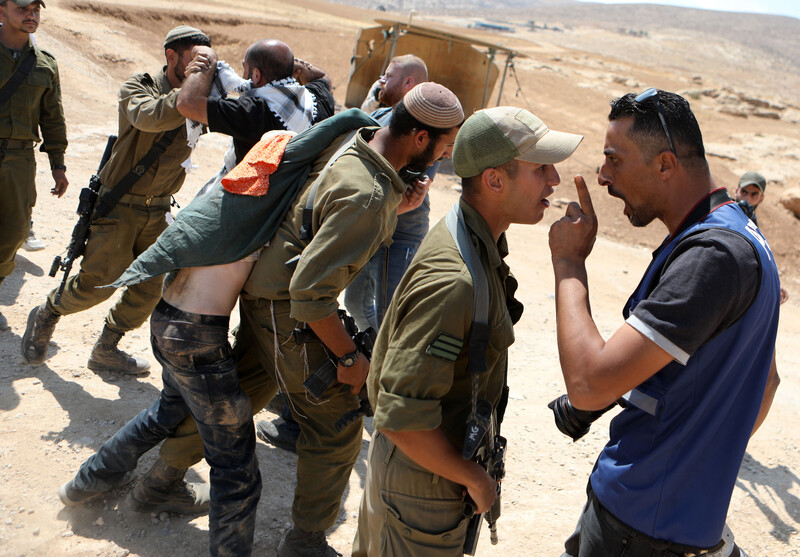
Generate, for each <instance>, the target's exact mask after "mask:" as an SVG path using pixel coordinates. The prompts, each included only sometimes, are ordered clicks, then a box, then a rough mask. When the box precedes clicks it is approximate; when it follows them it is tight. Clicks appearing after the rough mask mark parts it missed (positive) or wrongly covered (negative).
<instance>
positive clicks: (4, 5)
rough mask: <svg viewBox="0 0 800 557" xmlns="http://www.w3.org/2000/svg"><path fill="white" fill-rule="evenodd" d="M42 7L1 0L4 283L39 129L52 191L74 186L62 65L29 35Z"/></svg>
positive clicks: (29, 187) (27, 216)
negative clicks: (69, 169)
mask: <svg viewBox="0 0 800 557" xmlns="http://www.w3.org/2000/svg"><path fill="white" fill-rule="evenodd" d="M43 7H44V2H42V0H6V1H4V2H0V18H1V20H2V28H0V44H2V46H0V84H2V92H0V98H2V99H3V102H2V103H0V284H2V282H3V279H4V278H5V277H7V276H9V275H10V274H11V273H12V272H13V271H14V256H15V255H16V253H17V250H18V249H19V248H20V246H21V245H22V244H23V242H25V239H26V238H27V237H28V231H29V230H30V224H31V211H32V209H33V205H34V204H35V203H36V184H35V175H36V161H35V158H34V154H33V146H34V144H35V143H36V142H38V141H39V140H40V139H39V130H41V134H42V140H43V141H42V146H41V148H40V149H41V150H42V151H43V152H45V153H47V156H48V158H49V159H50V168H51V169H52V175H53V180H54V181H55V185H54V186H53V189H51V190H50V193H52V194H53V195H57V196H58V197H61V196H62V195H64V192H66V191H67V186H68V185H69V181H68V180H67V175H66V171H67V167H66V166H64V151H66V149H67V126H66V124H65V123H64V110H63V108H62V106H61V85H60V84H59V79H58V65H57V64H56V60H55V58H53V56H52V54H50V53H49V52H46V51H44V50H41V49H40V48H37V47H36V46H35V45H34V44H33V40H32V39H31V36H30V35H31V33H33V32H35V31H36V29H37V28H38V27H39V14H40V11H41V8H43ZM15 75H16V76H17V77H16V79H17V80H21V82H20V83H19V85H17V87H16V89H13V91H12V87H13V86H12V85H10V84H9V83H10V82H13V81H16V80H15V79H14V78H13V77H12V76H15ZM9 93H10V97H9V96H8V94H9ZM6 97H8V98H6ZM5 328H6V319H5V318H4V317H3V316H2V314H0V330H3V329H5Z"/></svg>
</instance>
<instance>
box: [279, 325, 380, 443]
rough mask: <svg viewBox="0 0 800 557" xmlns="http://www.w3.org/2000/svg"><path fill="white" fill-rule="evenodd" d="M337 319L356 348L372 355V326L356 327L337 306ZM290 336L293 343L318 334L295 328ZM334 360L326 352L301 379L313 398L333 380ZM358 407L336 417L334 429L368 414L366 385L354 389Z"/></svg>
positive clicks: (373, 333) (367, 355)
mask: <svg viewBox="0 0 800 557" xmlns="http://www.w3.org/2000/svg"><path fill="white" fill-rule="evenodd" d="M337 311H338V316H339V319H341V320H342V324H343V325H344V328H345V330H346V331H347V334H348V335H350V337H351V338H352V339H353V342H354V343H355V345H356V349H357V350H358V351H359V352H361V354H363V355H364V356H365V357H366V358H367V360H369V359H371V358H372V347H373V346H374V345H375V338H376V337H377V336H378V333H377V332H375V329H373V328H372V327H370V328H369V329H367V330H366V331H359V330H358V327H357V326H356V321H355V319H353V318H352V317H350V316H349V315H347V312H346V311H344V310H341V309H340V310H337ZM293 336H294V340H295V342H296V343H297V344H305V343H307V342H320V340H319V337H317V335H316V334H315V333H314V331H312V330H311V328H310V327H306V328H303V329H295V330H294V331H293ZM326 351H327V349H326ZM337 367H338V363H337V361H336V358H335V357H334V356H333V355H332V354H331V353H330V352H328V359H327V360H325V362H324V363H323V364H322V365H321V366H319V368H317V369H316V370H315V371H314V373H312V374H311V376H310V377H309V378H308V379H306V380H305V381H303V387H305V389H306V392H307V393H308V394H310V395H311V396H312V397H314V398H315V399H317V400H319V399H321V398H322V396H323V394H324V393H325V391H327V390H328V389H329V388H330V387H331V386H332V385H333V384H334V383H336V382H337V380H338V379H337V374H336V370H337ZM358 399H359V407H358V408H356V409H354V410H351V411H349V412H347V413H345V414H344V415H343V416H342V417H340V418H339V419H338V420H337V421H336V429H337V430H338V431H342V430H344V428H346V427H347V426H349V425H350V424H351V423H353V422H354V421H356V420H357V419H358V418H359V417H361V416H367V417H369V416H372V406H371V405H370V403H369V399H368V398H367V389H366V387H362V388H361V391H360V392H359V393H358Z"/></svg>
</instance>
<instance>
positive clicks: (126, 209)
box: [22, 25, 211, 375]
mask: <svg viewBox="0 0 800 557" xmlns="http://www.w3.org/2000/svg"><path fill="white" fill-rule="evenodd" d="M210 44H211V42H210V40H209V38H208V36H206V35H205V34H204V33H203V32H202V31H200V30H198V29H194V28H193V27H188V26H185V25H181V26H179V27H176V28H175V29H173V30H171V31H170V32H169V33H168V34H167V37H166V40H165V41H164V53H165V56H166V61H167V64H166V66H164V68H163V69H162V70H161V71H160V72H158V73H155V74H152V75H151V74H148V73H140V74H134V75H133V76H132V77H131V78H130V79H129V80H128V81H126V82H125V84H124V85H123V86H122V88H121V89H120V92H119V132H118V138H117V141H116V143H115V144H114V148H113V150H112V152H111V157H110V158H109V160H108V163H106V165H105V166H104V167H103V169H102V171H101V172H100V180H101V182H102V183H103V187H102V188H101V189H100V199H99V200H98V204H100V203H102V201H103V196H104V195H107V194H108V193H109V191H111V190H112V189H113V188H114V186H116V185H117V184H118V183H120V181H121V180H122V179H123V177H125V176H126V174H128V173H129V172H130V171H131V170H132V169H133V168H134V167H135V166H137V164H138V162H139V161H140V160H141V159H142V158H143V157H144V156H145V154H146V153H147V152H148V151H150V149H151V148H152V147H153V146H154V145H155V144H156V143H157V142H158V141H159V140H160V139H161V138H162V137H163V136H164V135H165V134H166V133H168V132H170V131H171V130H174V129H176V128H177V129H178V132H177V135H176V136H175V137H174V138H173V140H172V141H171V143H169V144H168V145H167V147H166V149H165V150H164V152H163V153H162V154H161V155H160V156H158V158H157V159H156V161H155V162H154V163H153V164H152V165H150V167H149V168H148V169H147V170H146V171H145V172H144V174H143V175H142V176H141V177H139V178H138V179H137V180H136V181H135V183H134V184H133V186H132V187H131V188H130V190H129V191H128V193H126V194H125V195H123V196H122V198H121V199H120V200H119V202H118V203H116V205H115V206H114V207H113V209H111V211H110V212H109V213H108V214H106V215H105V216H102V217H101V218H94V219H93V221H92V225H91V234H90V237H89V242H88V245H87V246H86V253H85V254H84V256H83V259H82V261H81V269H80V271H79V272H78V274H77V275H74V276H72V277H70V278H69V280H68V281H67V283H66V287H65V288H64V292H63V294H62V296H61V300H60V303H59V304H58V305H56V304H55V296H56V292H57V290H53V291H52V292H51V293H50V294H49V295H48V297H47V300H46V301H45V302H44V303H43V304H42V305H40V306H37V307H35V308H33V310H31V312H30V315H29V316H28V326H27V329H26V330H25V334H24V336H23V338H22V354H23V356H24V357H25V360H27V361H28V363H31V364H39V363H42V362H43V361H44V360H45V359H46V358H47V345H48V343H49V342H50V338H51V337H52V335H53V331H54V330H55V325H56V323H57V322H58V320H59V318H60V317H61V316H62V315H69V314H72V313H77V312H79V311H83V310H85V309H88V308H90V307H93V306H95V305H97V304H99V303H100V302H103V301H105V300H107V299H108V298H109V297H110V296H111V295H112V294H113V293H114V289H113V288H98V287H100V286H105V285H108V284H111V283H112V282H113V281H114V280H115V279H116V278H117V277H118V276H119V275H120V274H122V271H124V270H125V269H126V268H127V267H128V265H130V264H131V262H132V261H133V260H134V259H135V258H136V256H138V255H139V254H140V253H142V252H143V251H144V250H145V249H147V247H148V246H150V245H151V244H152V243H153V242H154V241H155V240H156V238H158V236H159V234H161V232H162V231H163V230H164V228H166V226H167V223H166V220H165V215H166V213H167V212H168V211H169V207H170V200H171V196H172V195H173V194H174V193H176V192H177V191H178V190H179V189H180V188H181V186H182V185H183V180H184V177H185V176H186V173H185V170H184V168H183V167H182V166H181V164H182V163H183V162H184V161H185V160H186V159H187V158H188V157H189V155H190V153H191V150H190V148H189V146H188V145H187V143H186V127H185V122H186V119H185V118H184V117H183V116H182V115H181V114H180V113H179V112H178V110H177V108H176V106H175V105H176V100H177V98H178V91H179V87H180V86H181V84H182V83H183V81H184V79H185V78H186V71H187V66H188V65H189V63H190V62H191V61H192V58H193V53H192V50H193V47H195V46H210ZM26 218H27V217H26ZM162 282H163V279H162V278H161V277H157V278H154V279H152V280H149V281H147V282H143V283H141V284H137V285H134V286H131V287H129V288H127V289H126V290H125V292H123V294H122V297H121V298H120V300H119V301H118V302H117V303H116V304H115V305H114V307H112V308H111V310H110V311H109V313H108V316H107V317H106V322H105V327H104V328H103V332H102V334H101V335H100V338H99V340H98V341H97V343H96V344H95V346H94V348H93V350H92V354H91V356H90V358H89V363H88V367H89V369H92V370H94V371H107V372H117V373H122V374H130V375H146V374H147V370H148V368H149V367H150V364H149V363H148V362H147V361H145V360H142V359H141V358H134V357H132V356H130V355H128V354H126V353H125V352H123V351H121V350H119V349H118V348H117V343H118V342H119V340H120V338H121V337H122V335H123V334H125V333H126V332H128V331H131V330H133V329H136V328H137V327H139V326H141V325H142V324H143V323H144V322H145V320H146V319H147V318H148V317H149V316H150V314H151V313H152V311H153V308H154V307H155V305H156V303H158V300H159V298H160V297H161V285H162Z"/></svg>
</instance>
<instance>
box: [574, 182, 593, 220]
mask: <svg viewBox="0 0 800 557" xmlns="http://www.w3.org/2000/svg"><path fill="white" fill-rule="evenodd" d="M575 189H577V190H578V201H579V202H580V204H581V209H582V210H583V212H584V213H585V214H587V215H592V216H594V205H592V196H591V195H589V188H588V187H587V185H586V180H584V179H583V176H581V175H580V174H578V175H577V176H575Z"/></svg>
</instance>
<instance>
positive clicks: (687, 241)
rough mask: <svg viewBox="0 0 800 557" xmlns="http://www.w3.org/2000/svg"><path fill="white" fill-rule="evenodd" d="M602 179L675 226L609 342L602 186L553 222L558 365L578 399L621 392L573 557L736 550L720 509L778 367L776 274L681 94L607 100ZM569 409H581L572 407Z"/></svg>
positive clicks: (634, 214) (582, 404)
mask: <svg viewBox="0 0 800 557" xmlns="http://www.w3.org/2000/svg"><path fill="white" fill-rule="evenodd" d="M608 119H609V121H610V123H609V125H608V130H607V131H606V139H605V148H604V151H603V154H604V155H605V160H604V162H603V165H602V167H601V168H600V173H599V175H598V178H597V180H598V182H599V183H600V185H601V186H604V187H606V188H608V193H609V194H610V195H612V196H614V197H617V198H619V199H622V200H623V201H624V202H625V209H624V213H625V215H626V216H627V217H628V220H630V222H631V224H632V225H633V226H647V225H648V224H649V223H650V222H652V221H653V220H655V219H658V220H660V221H661V222H662V223H663V224H664V225H665V226H666V228H667V231H668V233H669V235H668V236H667V238H666V239H665V240H664V242H663V243H662V244H661V246H660V247H659V248H658V249H657V250H656V251H655V252H654V254H653V260H652V262H651V263H650V266H649V267H648V269H647V271H646V272H645V275H644V277H643V279H642V281H641V282H640V284H639V286H638V287H637V289H636V291H635V292H634V293H633V295H632V296H631V297H630V299H629V300H628V302H627V303H626V304H625V309H624V311H623V315H624V316H625V319H626V321H625V324H624V325H623V326H622V327H620V329H618V330H617V331H616V333H614V334H613V335H612V336H611V338H609V339H608V340H607V341H606V340H604V339H603V338H602V336H601V335H600V333H599V331H598V329H597V326H596V325H595V323H594V321H593V319H592V315H591V310H590V307H589V293H588V284H587V275H586V265H585V260H586V258H587V257H588V255H589V253H590V252H591V250H592V246H593V244H594V240H595V236H596V233H597V219H596V217H595V213H594V209H593V207H592V200H591V196H590V195H589V191H588V189H587V187H586V184H585V182H584V180H583V178H582V177H580V176H578V177H576V178H575V184H576V186H577V190H578V197H579V200H580V204H578V203H570V205H569V206H568V207H567V211H566V216H565V217H563V218H562V219H561V220H559V221H558V222H556V223H555V224H553V226H552V227H551V229H550V249H551V252H552V260H553V270H554V272H555V280H556V290H555V292H556V328H557V336H558V349H559V356H560V359H561V369H562V373H563V375H564V381H565V383H566V386H567V393H568V395H569V401H570V402H571V404H572V405H574V408H579V409H582V410H587V411H602V410H604V409H608V408H610V405H613V404H614V403H615V402H616V401H618V400H620V398H622V399H624V400H623V402H624V410H622V412H620V413H619V415H617V416H616V417H615V418H614V419H613V421H612V423H611V429H610V432H611V439H610V441H609V442H608V444H607V445H606V446H605V448H604V449H603V450H602V452H601V453H600V456H599V457H598V459H597V462H596V464H595V467H594V470H593V471H592V473H591V476H590V479H589V485H588V487H587V495H588V502H587V504H586V506H585V508H584V510H583V514H582V515H581V518H580V521H579V523H578V527H577V529H576V530H575V532H574V533H573V534H572V536H570V538H569V539H568V540H567V541H566V543H565V549H566V552H565V553H564V556H565V557H605V556H609V557H610V556H616V555H620V554H622V553H625V554H626V555H627V554H630V555H713V556H720V557H728V556H733V557H739V556H743V555H744V552H743V551H741V550H740V549H739V547H738V546H736V545H735V544H734V543H733V535H732V534H731V533H730V530H728V529H727V528H725V519H726V515H727V511H728V505H729V503H730V499H731V494H732V492H733V487H734V484H735V482H736V477H737V474H738V471H739V466H740V465H741V462H742V458H743V457H744V451H745V448H746V447H747V442H748V440H749V438H750V436H751V435H752V434H753V432H754V431H755V430H756V429H757V428H758V427H759V426H760V425H761V423H762V422H763V420H764V418H765V417H766V415H767V413H768V411H769V408H770V406H771V404H772V399H773V396H774V394H775V390H776V389H777V386H778V383H779V379H778V374H777V369H776V366H775V335H776V332H777V327H778V313H779V310H778V308H779V305H780V292H779V280H778V272H777V269H776V267H775V262H774V258H773V256H772V253H771V252H770V249H769V246H768V244H767V242H766V240H765V239H764V237H763V235H762V234H761V232H760V231H759V230H758V228H756V226H755V225H754V224H753V222H752V221H750V220H749V219H748V218H747V217H746V216H745V215H744V214H743V213H742V211H740V210H739V208H738V207H736V206H735V204H734V202H733V200H732V199H731V198H730V197H729V196H728V194H727V192H726V191H725V189H724V188H719V187H717V186H716V184H715V183H714V179H713V178H712V176H711V173H710V171H709V167H708V163H707V161H706V158H705V149H704V146H703V139H702V135H701V133H700V127H699V125H698V123H697V120H696V119H695V117H694V114H693V113H692V111H691V109H690V107H689V103H688V102H687V101H686V100H685V99H684V98H682V97H680V96H679V95H676V94H674V93H669V92H666V91H660V90H656V89H649V90H647V91H645V92H643V93H642V94H640V95H638V96H635V95H633V94H628V95H625V96H623V97H621V98H619V99H616V100H614V101H612V103H611V112H610V114H609V116H608ZM574 408H572V409H571V410H570V411H574Z"/></svg>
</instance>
